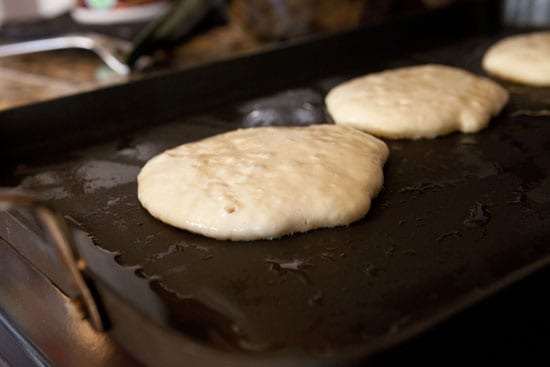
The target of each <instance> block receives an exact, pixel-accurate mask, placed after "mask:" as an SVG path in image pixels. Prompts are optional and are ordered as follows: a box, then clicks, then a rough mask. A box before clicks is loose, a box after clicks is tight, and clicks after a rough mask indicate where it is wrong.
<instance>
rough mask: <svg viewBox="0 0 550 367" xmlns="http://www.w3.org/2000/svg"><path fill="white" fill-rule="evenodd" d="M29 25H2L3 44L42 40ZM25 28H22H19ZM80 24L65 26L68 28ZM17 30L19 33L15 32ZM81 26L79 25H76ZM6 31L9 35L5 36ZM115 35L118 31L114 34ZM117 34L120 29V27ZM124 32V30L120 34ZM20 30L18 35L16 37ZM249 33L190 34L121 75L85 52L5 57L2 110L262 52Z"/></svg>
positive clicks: (231, 29)
mask: <svg viewBox="0 0 550 367" xmlns="http://www.w3.org/2000/svg"><path fill="white" fill-rule="evenodd" d="M70 22H71V20H70V18H69V17H68V16H66V17H62V18H60V19H54V20H51V21H48V23H49V24H48V25H47V26H45V27H44V26H42V25H38V26H36V27H35V29H40V27H43V28H46V29H45V32H46V34H48V33H51V34H59V32H58V31H57V28H60V27H59V26H56V27H55V30H54V31H51V28H52V26H51V24H59V23H65V24H67V23H70ZM23 27H24V26H23V25H19V26H11V27H10V28H8V32H5V31H4V29H0V37H2V41H3V42H12V41H14V40H15V41H17V40H20V39H29V38H31V39H32V38H35V39H36V38H40V37H37V36H36V34H37V33H38V32H36V31H34V32H31V33H30V34H25V35H24V36H23V37H19V35H20V33H22V32H23V33H24V32H26V31H24V28H23ZM18 28H19V29H21V31H19V29H18ZM74 28H75V25H74V24H72V25H71V26H70V27H66V29H68V31H69V32H71V31H73V30H74ZM13 29H15V31H14V30H13ZM76 30H78V28H76ZM6 33H7V37H6ZM111 33H113V32H111ZM114 33H117V32H116V31H115V32H114ZM119 33H120V32H119ZM14 34H15V36H14ZM266 45H267V44H266V43H260V42H258V41H256V40H255V39H253V38H252V37H250V36H248V35H247V34H246V33H245V32H243V31H242V29H240V28H239V27H238V26H236V25H231V24H230V25H221V26H218V27H215V28H211V29H209V30H207V31H205V32H202V33H198V34H197V35H194V36H192V37H190V38H189V39H188V40H187V41H186V42H184V43H183V44H182V45H181V46H179V47H177V48H176V49H175V50H172V52H171V54H170V57H169V59H167V60H166V61H164V62H163V63H161V64H158V65H156V66H154V67H152V68H150V69H148V70H145V71H143V72H139V73H135V74H132V75H130V76H121V75H118V74H116V73H115V72H113V71H112V70H111V69H109V68H108V67H107V66H106V65H105V64H104V63H103V62H102V61H101V60H100V59H99V58H98V57H97V56H96V55H95V54H93V53H92V52H89V51H86V50H61V51H50V52H41V53H35V54H28V55H21V56H13V57H7V58H0V91H1V93H2V98H1V99H0V109H8V108H12V107H16V106H21V105H26V104H30V103H35V102H39V101H43V100H48V99H52V98H58V97H62V96H67V95H71V94H76V93H80V92H85V91H90V90H94V89H97V88H102V87H105V86H109V85H113V84H117V83H125V82H127V81H131V80H136V79H140V78H144V77H148V76H152V75H154V74H156V73H162V72H167V71H171V70H181V69H185V68H189V67H192V66H196V65H200V64H205V63H209V62H213V61H217V60H222V59H227V58H231V57H235V56H238V55H240V54H243V53H246V52H253V51H258V50H260V49H261V48H263V47H265V46H266Z"/></svg>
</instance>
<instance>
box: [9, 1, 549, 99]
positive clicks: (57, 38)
mask: <svg viewBox="0 0 550 367" xmlns="http://www.w3.org/2000/svg"><path fill="white" fill-rule="evenodd" d="M456 1H461V0H174V1H169V0H0V91H1V95H2V98H1V99H0V109H6V108H11V107H15V106H18V105H23V104H27V103H32V102H36V101H40V100H44V99H49V98H55V97H59V96H63V95H69V94H74V93H78V92H82V91H86V90H92V89H95V88H100V87H102V86H106V85H112V84H115V83H122V82H126V81H128V80H134V79H139V78H143V77H145V76H148V75H154V74H155V73H159V72H165V71H171V70H177V69H183V68H188V67H192V66H194V65H199V64H203V63H208V62H213V61H217V60H222V59H226V58H230V57H235V56H238V55H240V54H243V53H250V52H257V51H260V50H262V49H264V48H266V47H273V45H275V44H277V43H280V42H285V41H288V40H295V39H299V38H304V37H311V36H314V35H317V34H321V33H323V32H338V31H343V30H346V29H350V28H354V27H357V26H359V25H361V24H374V23H378V22H383V21H386V20H388V19H392V18H395V17H400V16H404V15H407V14H413V13H414V12H420V11H430V10H432V9H435V8H438V7H444V6H447V5H449V4H450V3H452V2H456ZM462 1H467V0H462ZM502 9H503V14H502V17H503V20H504V21H505V22H507V23H508V24H510V25H513V26H522V27H525V26H539V27H540V26H543V27H544V26H545V25H548V22H549V19H550V0H505V1H503V6H502ZM90 34H93V35H99V36H100V37H99V38H98V37H96V36H91V37H90V36H89V35H90ZM52 37H54V40H50V42H49V43H47V42H46V43H36V42H35V43H21V42H27V41H36V40H42V39H47V38H52ZM67 37H69V38H67ZM70 37H72V38H70ZM14 44H15V45H14ZM48 48H57V49H60V48H61V49H63V48H69V49H67V50H56V51H47V52H38V53H37V52H32V51H37V50H45V49H48ZM75 48H81V49H75ZM82 48H83V49H89V50H82ZM90 49H91V50H92V51H90ZM14 54H18V55H15V56H13V55H14ZM10 55H11V56H10ZM127 66H130V67H131V72H130V69H128V68H127Z"/></svg>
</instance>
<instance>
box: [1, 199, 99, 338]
mask: <svg viewBox="0 0 550 367" xmlns="http://www.w3.org/2000/svg"><path fill="white" fill-rule="evenodd" d="M10 209H27V210H30V211H31V212H32V213H33V214H34V215H35V216H36V218H37V219H38V220H39V222H40V224H42V226H43V227H44V229H45V230H46V232H47V233H48V235H49V236H50V239H51V243H52V245H53V246H54V247H55V250H56V254H57V256H59V257H60V260H61V261H60V263H62V264H63V265H64V266H65V267H66V270H67V271H66V274H67V276H68V279H66V283H65V286H64V287H63V289H62V291H63V292H64V293H65V294H66V295H67V296H68V297H69V298H70V299H71V300H72V301H73V302H74V304H75V305H76V306H77V309H78V310H79V311H80V312H81V313H82V318H89V319H90V323H91V324H92V326H93V327H94V328H95V329H96V330H98V331H103V330H104V329H105V326H104V324H103V320H102V318H101V315H100V313H99V308H98V306H97V304H96V302H95V299H94V297H93V295H92V292H91V291H90V289H89V288H88V285H87V284H86V281H85V280H84V277H83V275H82V271H83V270H84V269H85V268H86V261H85V260H84V259H82V258H79V257H78V256H77V255H76V252H75V247H74V245H73V244H72V241H71V235H70V232H69V230H68V228H67V225H66V223H65V221H64V220H63V218H62V217H61V216H59V215H58V214H57V213H56V212H54V211H53V210H52V209H50V208H49V207H48V206H46V205H44V204H43V203H41V202H39V201H38V200H36V199H34V198H33V197H31V196H30V195H27V194H24V193H22V192H18V191H14V190H11V189H1V188H0V211H1V210H10Z"/></svg>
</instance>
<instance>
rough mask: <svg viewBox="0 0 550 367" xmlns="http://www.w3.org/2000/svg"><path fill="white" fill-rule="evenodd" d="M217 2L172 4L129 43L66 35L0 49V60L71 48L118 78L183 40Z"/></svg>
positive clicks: (203, 0)
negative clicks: (92, 55)
mask: <svg viewBox="0 0 550 367" xmlns="http://www.w3.org/2000/svg"><path fill="white" fill-rule="evenodd" d="M215 4H219V1H210V0H186V1H176V2H174V4H173V6H172V8H171V9H170V11H168V12H166V13H165V14H164V15H163V16H161V17H160V18H157V19H156V20H154V21H153V22H152V23H151V24H149V25H148V26H147V27H145V29H144V30H143V31H142V32H140V33H139V34H138V35H137V37H135V39H134V40H133V41H132V42H127V41H124V40H121V39H117V38H114V37H110V36H106V35H101V34H97V33H77V34H67V35H62V36H58V37H52V38H45V39H39V40H33V41H25V42H18V43H12V44H6V45H0V57H7V56H14V55H21V54H28V53H34V52H41V51H52V50H61V49H70V48H79V49H85V50H90V51H93V52H94V53H96V54H97V55H98V56H99V57H100V58H101V60H103V62H105V64H106V65H107V66H109V67H110V68H111V69H112V70H114V71H115V72H116V73H118V74H120V75H127V74H129V73H130V72H131V71H132V70H134V69H136V68H137V69H140V68H143V67H146V66H148V65H150V63H151V61H152V60H153V58H151V57H148V56H149V55H151V54H153V53H154V52H155V51H157V50H159V49H162V48H169V47H171V46H172V45H174V44H175V43H176V42H177V41H178V40H179V39H181V38H182V37H184V36H185V35H186V34H187V33H188V32H189V31H191V29H192V28H193V27H194V26H195V25H196V24H197V23H198V22H199V21H200V20H201V19H202V18H203V17H204V16H205V15H206V14H207V13H208V11H209V10H210V9H211V8H212V6H213V5H215Z"/></svg>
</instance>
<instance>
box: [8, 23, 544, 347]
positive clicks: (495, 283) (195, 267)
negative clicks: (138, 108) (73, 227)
mask: <svg viewBox="0 0 550 367" xmlns="http://www.w3.org/2000/svg"><path fill="white" fill-rule="evenodd" d="M506 34H509V33H506ZM502 36H503V34H500V35H489V36H477V37H474V38H469V39H464V40H462V41H459V42H455V43H453V44H452V45H447V46H445V47H438V48H435V49H430V50H424V51H419V52H413V53H409V54H407V55H402V56H400V57H394V58H390V59H387V60H384V61H380V62H377V63H372V64H367V65H361V66H355V67H353V68H351V69H346V70H344V71H342V72H341V73H336V74H334V73H333V74H330V75H326V76H324V77H323V78H321V79H315V80H311V81H309V82H307V83H302V84H300V85H294V84H289V86H288V89H280V90H277V91H269V92H268V93H266V94H264V95H258V97H257V98H255V99H253V100H251V99H248V100H235V101H231V102H228V103H224V104H223V105H220V106H218V108H216V109H214V110H209V111H203V112H200V113H197V114H193V115H190V116H186V117H185V118H179V119H175V120H173V121H172V122H170V123H167V124H162V125H160V126H154V127H151V128H145V129H141V130H137V131H135V132H133V133H131V134H126V135H125V136H122V137H120V138H119V139H115V140H112V141H109V142H105V143H101V144H95V145H93V146H91V147H87V148H84V149H80V150H73V151H71V153H70V154H69V155H66V156H61V157H60V156H57V157H54V158H51V159H47V160H46V161H43V162H41V163H37V161H33V162H28V163H24V164H19V165H18V166H17V167H16V168H14V169H13V171H12V172H10V173H8V174H7V175H5V177H4V179H3V181H4V182H11V183H17V184H18V185H19V187H21V188H23V189H26V190H30V191H32V192H35V193H36V194H37V195H38V196H39V197H41V198H43V199H45V200H46V201H48V202H50V203H51V204H52V205H53V206H55V207H56V208H58V209H59V210H60V211H61V212H62V213H64V214H65V215H67V216H68V217H70V219H71V220H73V221H75V222H77V223H78V224H79V225H80V226H81V228H82V229H84V230H85V231H86V232H88V233H89V234H90V236H91V237H92V238H93V239H94V242H95V243H96V244H97V245H98V246H100V247H103V248H105V249H107V250H109V251H113V252H116V253H118V256H117V261H118V264H116V263H114V262H113V266H123V267H126V266H134V265H138V266H139V267H140V268H141V269H142V270H141V274H142V275H143V276H145V277H148V278H151V279H153V280H154V284H155V286H154V287H153V289H154V290H155V291H156V292H161V293H164V292H165V293H168V294H171V295H172V296H174V297H168V298H165V302H166V305H167V307H168V308H170V309H172V310H177V309H178V307H180V306H181V305H182V302H183V300H185V299H189V298H191V299H194V300H197V301H199V303H201V304H204V305H206V306H207V308H208V309H210V310H214V312H215V313H216V314H218V315H221V316H220V320H221V321H220V323H224V322H226V321H228V320H229V323H230V324H231V327H229V328H227V327H225V326H223V327H222V326H220V330H221V331H220V333H221V334H222V335H223V336H224V337H225V338H227V340H233V341H235V340H237V343H236V344H237V345H238V347H239V348H241V349H243V350H245V351H246V350H248V351H254V352H255V353H260V354H261V353H264V352H267V351H269V352H273V351H285V352H290V353H296V354H297V355H306V356H315V357H324V356H334V355H338V354H339V353H342V351H351V353H353V351H359V353H361V354H368V353H370V352H372V351H373V350H375V349H377V348H378V347H380V346H381V345H388V344H393V343H395V342H397V341H399V340H402V339H404V338H406V337H408V336H410V335H413V334H416V333H418V332H419V331H421V330H424V329H426V328H427V327H428V326H430V325H433V324H434V323H435V322H437V321H440V320H442V319H444V318H446V317H448V316H449V315H450V314H452V313H454V312H456V311H458V310H461V309H463V308H464V307H466V306H467V305H470V304H472V303H474V302H476V301H478V300H480V299H482V298H484V297H486V296H487V295H489V294H491V293H493V292H495V291H497V290H498V289H500V288H501V287H502V286H504V285H506V284H508V283H510V282H511V281H512V280H513V279H515V278H517V277H519V276H518V275H517V274H519V273H518V272H520V270H522V269H523V270H525V269H526V268H529V267H533V268H535V267H537V266H538V265H536V264H541V263H542V262H544V261H545V260H548V259H549V255H550V241H549V238H550V179H549V177H550V155H549V151H550V118H549V117H548V116H545V115H544V113H542V114H541V112H540V111H544V110H545V109H547V106H548V105H550V89H548V88H529V87H523V86H518V85H514V84H509V83H505V82H501V84H503V85H504V86H505V87H506V88H508V90H510V92H511V100H510V103H509V105H508V107H507V108H506V109H505V110H504V112H503V113H502V114H501V115H500V116H499V117H497V118H495V119H494V120H493V121H492V122H491V124H490V126H489V127H488V128H487V129H485V130H483V131H481V132H479V133H477V134H469V135H464V134H458V133H455V134H451V135H448V136H445V137H441V138H437V139H433V140H419V141H401V140H398V141H387V143H388V145H389V147H390V150H391V156H390V159H389V161H388V163H387V165H386V167H385V183H384V190H383V191H382V193H381V194H380V195H379V197H378V198H377V199H375V200H374V202H373V206H372V209H371V211H370V212H369V213H368V214H367V216H366V217H365V218H364V219H362V220H360V221H358V222H356V223H353V224H351V225H349V226H346V227H339V228H333V229H320V230H315V231H311V232H309V233H304V234H296V235H291V236H287V237H283V238H281V239H276V240H271V241H269V240H266V241H254V242H229V241H216V240H212V239H209V238H206V237H202V236H200V235H195V234H192V233H189V232H186V231H183V230H178V229H174V228H171V227H169V226H167V225H165V224H163V223H161V222H159V221H157V220H155V219H153V218H152V217H151V216H149V215H148V214H147V212H146V211H145V210H144V209H143V208H141V206H140V204H139V202H138V200H137V197H136V182H135V178H136V175H137V173H138V172H139V169H140V167H141V166H143V164H144V163H145V162H146V161H147V160H148V159H149V158H151V157H152V156H153V155H155V154H157V153H160V152H161V151H163V150H164V149H167V148H170V147H173V146H176V145H179V144H182V143H185V142H190V141H194V140H197V139H200V138H203V137H207V136H211V135H213V134H216V133H221V132H224V131H228V130H232V129H235V128H238V127H241V126H243V125H247V124H248V125H250V121H251V120H250V115H249V113H250V112H251V111H254V110H257V111H260V112H262V111H263V112H265V111H266V110H274V111H276V112H277V111H279V113H281V114H282V115H283V117H285V116H286V117H288V118H289V119H290V120H293V119H294V120H293V122H295V123H300V122H304V121H305V122H308V121H309V120H308V118H310V117H311V116H314V117H315V116H316V117H315V118H316V119H319V118H322V117H323V116H325V111H324V110H322V109H321V105H322V104H321V103H320V101H322V98H323V97H324V94H325V93H326V91H327V90H328V89H330V88H331V87H332V86H334V85H335V84H337V83H339V82H340V81H342V80H346V79H348V78H350V77H352V76H355V75H360V74H363V73H366V72H371V71H376V70H381V69H385V68H393V67H398V66H405V65H414V64H420V63H428V62H430V63H444V64H448V65H454V66H459V67H463V68H466V69H468V70H471V71H473V72H476V73H482V72H481V70H480V66H479V64H480V60H481V56H482V54H483V52H484V51H485V49H486V48H487V47H488V46H489V45H490V44H492V43H493V42H494V41H495V40H497V39H498V38H500V37H502ZM297 96H298V97H297ZM300 98H301V99H300ZM297 100H299V101H300V103H297V102H296V101H297ZM304 106H305V107H304ZM304 108H305V110H307V111H309V112H308V113H309V114H307V113H306V115H307V116H306V117H303V116H304V115H303V114H300V113H298V114H297V115H293V114H292V113H293V111H295V110H296V109H304ZM281 111H282V112H281ZM307 111H306V112H307ZM263 112H262V113H263ZM247 116H248V117H247ZM277 116H279V115H277ZM277 116H276V117H277ZM289 116H290V117H289ZM296 116H298V117H296ZM279 117H280V116H279ZM304 119H305V120H304ZM278 121H279V120H278V119H277V118H274V119H273V120H272V122H273V123H275V124H276V123H278ZM178 317H180V316H178V313H177V312H173V318H174V319H173V324H172V326H173V327H175V328H178V329H179V330H180V331H181V332H183V333H187V334H189V335H191V336H192V337H195V338H199V339H200V340H201V341H202V342H205V343H206V344H208V345H211V346H212V347H213V348H218V347H219V346H218V345H217V344H216V343H215V342H214V341H213V340H210V339H209V338H208V336H205V335H206V334H207V333H206V334H204V333H201V332H200V331H197V325H193V328H191V329H192V330H191V329H189V328H188V327H189V322H187V321H189V320H187V319H186V320H184V321H185V322H181V321H182V320H178ZM187 317H188V316H187ZM184 318H185V317H184ZM214 327H215V326H214ZM198 328H199V329H200V326H198ZM229 344H231V342H230V343H229ZM220 348H221V347H220Z"/></svg>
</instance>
